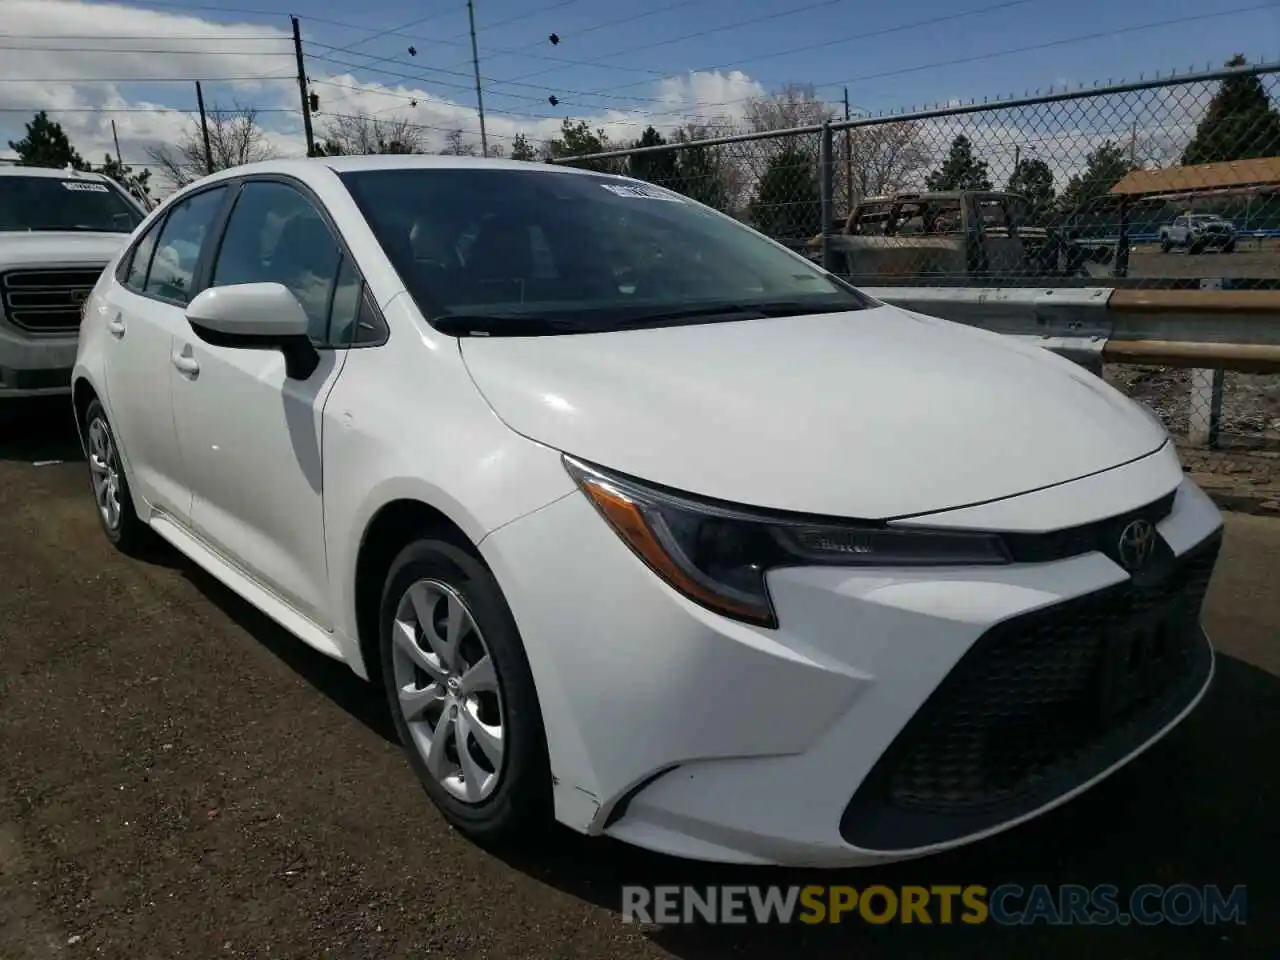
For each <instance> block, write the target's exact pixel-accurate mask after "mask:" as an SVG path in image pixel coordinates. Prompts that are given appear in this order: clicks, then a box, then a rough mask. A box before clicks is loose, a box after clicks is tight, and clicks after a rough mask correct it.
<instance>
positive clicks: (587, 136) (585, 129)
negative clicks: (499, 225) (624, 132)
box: [549, 117, 626, 173]
mask: <svg viewBox="0 0 1280 960" xmlns="http://www.w3.org/2000/svg"><path fill="white" fill-rule="evenodd" d="M549 146H550V149H549V153H550V155H551V156H552V157H553V158H555V159H557V160H559V159H562V158H567V157H585V156H588V155H589V154H593V153H603V152H604V151H606V150H609V149H611V148H612V144H611V143H610V142H609V137H608V136H607V135H606V134H605V132H604V131H603V130H592V129H591V127H590V126H589V125H588V124H587V121H585V120H578V121H576V122H575V121H573V120H570V119H568V118H567V117H566V118H565V119H564V120H563V121H561V123H560V136H559V137H557V138H556V139H554V140H552V141H551V143H550V145H549ZM573 166H575V167H581V168H582V169H584V170H597V171H600V172H601V173H621V172H622V171H623V170H624V169H625V168H626V161H625V160H622V161H619V160H617V159H613V158H610V159H608V160H586V161H583V162H581V163H575V164H573Z"/></svg>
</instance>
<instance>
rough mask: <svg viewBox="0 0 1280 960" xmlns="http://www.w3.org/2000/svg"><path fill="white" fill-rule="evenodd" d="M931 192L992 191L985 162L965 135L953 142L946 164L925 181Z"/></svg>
mask: <svg viewBox="0 0 1280 960" xmlns="http://www.w3.org/2000/svg"><path fill="white" fill-rule="evenodd" d="M925 185H926V186H927V187H928V188H929V189H930V190H990V189H991V177H990V175H989V174H988V172H987V163H986V161H985V160H979V159H978V158H977V157H975V156H974V154H973V144H972V143H971V142H970V141H969V138H968V137H966V136H965V135H964V134H960V135H959V136H957V137H956V138H955V139H954V140H952V141H951V152H950V153H948V154H947V159H946V162H944V163H943V164H942V166H941V167H939V168H938V169H937V170H935V171H933V173H931V174H929V176H928V177H927V178H926V179H925Z"/></svg>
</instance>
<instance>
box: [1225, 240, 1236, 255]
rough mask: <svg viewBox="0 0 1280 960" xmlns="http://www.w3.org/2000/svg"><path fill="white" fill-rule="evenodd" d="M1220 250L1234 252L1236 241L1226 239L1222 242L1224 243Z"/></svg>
mask: <svg viewBox="0 0 1280 960" xmlns="http://www.w3.org/2000/svg"><path fill="white" fill-rule="evenodd" d="M1222 252H1223V253H1235V252H1236V242H1235V241H1234V240H1228V241H1227V242H1226V243H1224V244H1223V245H1222Z"/></svg>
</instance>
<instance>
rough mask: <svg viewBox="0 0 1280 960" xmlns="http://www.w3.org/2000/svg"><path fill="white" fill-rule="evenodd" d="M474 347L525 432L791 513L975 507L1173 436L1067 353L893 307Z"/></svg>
mask: <svg viewBox="0 0 1280 960" xmlns="http://www.w3.org/2000/svg"><path fill="white" fill-rule="evenodd" d="M460 343H461V350H462V354H463V358H464V361H465V363H466V365H467V367H468V369H469V370H470V372H471V376H472V378H473V380H474V382H475V384H476V386H477V387H478V388H479V390H480V391H481V393H482V394H483V395H484V396H485V398H486V399H487V400H488V402H489V404H490V405H491V406H492V408H493V410H494V412H495V413H496V414H497V415H498V416H499V417H500V418H501V419H502V420H503V421H504V422H505V423H507V424H508V425H509V426H510V427H511V428H512V429H513V430H515V431H517V432H519V433H521V434H523V435H525V436H527V437H529V438H530V439H533V440H536V441H538V442H540V443H543V444H546V445H548V446H551V447H554V448H556V449H558V450H562V451H564V452H566V453H569V454H573V455H575V456H578V457H580V458H582V459H584V460H588V461H592V462H594V463H596V464H598V465H600V466H603V467H607V468H611V469H613V470H617V471H620V472H623V473H627V474H630V475H632V476H634V477H638V478H641V479H645V480H649V481H652V482H655V483H659V484H663V485H665V486H668V487H673V488H676V489H679V490H683V491H686V492H688V493H695V494H702V495H704V496H708V497H714V498H717V499H721V500H727V501H732V502H734V503H739V504H745V505H753V506H759V507H767V508H773V509H778V510H796V511H803V512H806V513H814V514H823V515H828V516H841V517H853V518H861V519H888V518H891V517H902V516H908V515H911V514H917V513H925V512H929V511H935V510H943V509H948V508H954V507H959V506H965V505H969V504H974V503H980V502H985V501H989V500H995V499H1000V498H1003V497H1009V496H1014V495H1016V494H1020V493H1025V492H1028V491H1031V490H1036V489H1039V488H1042V487H1046V486H1050V485H1053V484H1057V483H1063V482H1066V481H1069V480H1074V479H1076V478H1079V477H1082V476H1086V475H1088V474H1091V473H1096V472H1099V471H1102V470H1106V469H1108V468H1111V467H1115V466H1118V465H1120V464H1122V463H1126V462H1128V461H1131V460H1134V459H1137V458H1139V457H1142V456H1144V455H1146V454H1149V453H1151V452H1153V451H1155V450H1157V449H1159V448H1160V447H1161V446H1162V445H1163V444H1164V442H1165V439H1166V434H1165V431H1164V430H1163V428H1162V427H1160V426H1159V425H1158V423H1157V422H1156V421H1155V420H1154V419H1153V417H1152V416H1151V415H1150V414H1148V413H1147V412H1146V411H1144V410H1142V409H1141V408H1140V407H1139V406H1138V405H1137V404H1135V403H1133V402H1132V401H1130V400H1128V399H1127V398H1126V397H1124V396H1123V395H1122V394H1120V393H1119V392H1117V391H1116V390H1114V389H1113V388H1111V387H1109V386H1107V385H1106V384H1105V383H1103V382H1102V380H1100V379H1099V378H1098V377H1096V376H1094V375H1093V374H1091V373H1089V372H1087V371H1086V370H1084V369H1083V368H1080V367H1077V366H1075V365H1074V364H1072V363H1071V362H1070V361H1067V360H1064V359H1062V358H1060V357H1057V356H1054V355H1052V354H1050V353H1048V352H1047V351H1045V350H1043V349H1042V348H1040V347H1035V346H1027V345H1024V344H1021V343H1018V342H1016V341H1013V340H1009V339H1006V338H1004V337H1001V336H999V335H997V334H992V333H986V332H985V331H981V330H977V329H974V328H971V327H965V326H962V325H960V324H954V323H950V322H948V321H944V320H938V319H935V318H933V317H926V316H923V315H921V314H917V313H914V312H909V311H905V310H901V309H899V308H896V307H890V306H880V307H876V308H873V309H868V310H860V311H855V312H850V313H839V314H820V315H814V316H805V317H786V318H778V319H765V320H748V321H736V322H729V323H713V324H701V325H697V326H680V327H666V328H659V329H649V330H630V331H619V332H615V333H599V334H576V335H565V336H549V337H528V338H526V337H521V338H514V337H513V338H506V337H475V338H464V339H462V340H461V341H460Z"/></svg>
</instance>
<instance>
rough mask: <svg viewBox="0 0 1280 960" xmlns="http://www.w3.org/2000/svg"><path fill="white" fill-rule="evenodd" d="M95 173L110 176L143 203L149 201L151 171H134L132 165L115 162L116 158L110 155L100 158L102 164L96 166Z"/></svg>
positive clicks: (147, 203) (148, 202)
mask: <svg viewBox="0 0 1280 960" xmlns="http://www.w3.org/2000/svg"><path fill="white" fill-rule="evenodd" d="M94 172H95V173H100V174H102V175H103V176H104V177H110V178H111V179H112V180H114V181H115V182H116V183H118V184H120V186H122V187H124V188H125V190H127V191H128V192H129V193H131V194H132V195H133V196H135V197H137V199H138V200H139V201H141V202H142V203H143V204H146V205H149V204H150V202H151V171H150V170H146V169H144V170H140V171H137V172H135V171H134V169H133V167H131V166H129V165H128V164H123V163H119V162H117V160H116V158H115V157H113V156H110V155H107V156H104V157H103V158H102V166H100V167H98V168H97V170H95V171H94Z"/></svg>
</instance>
